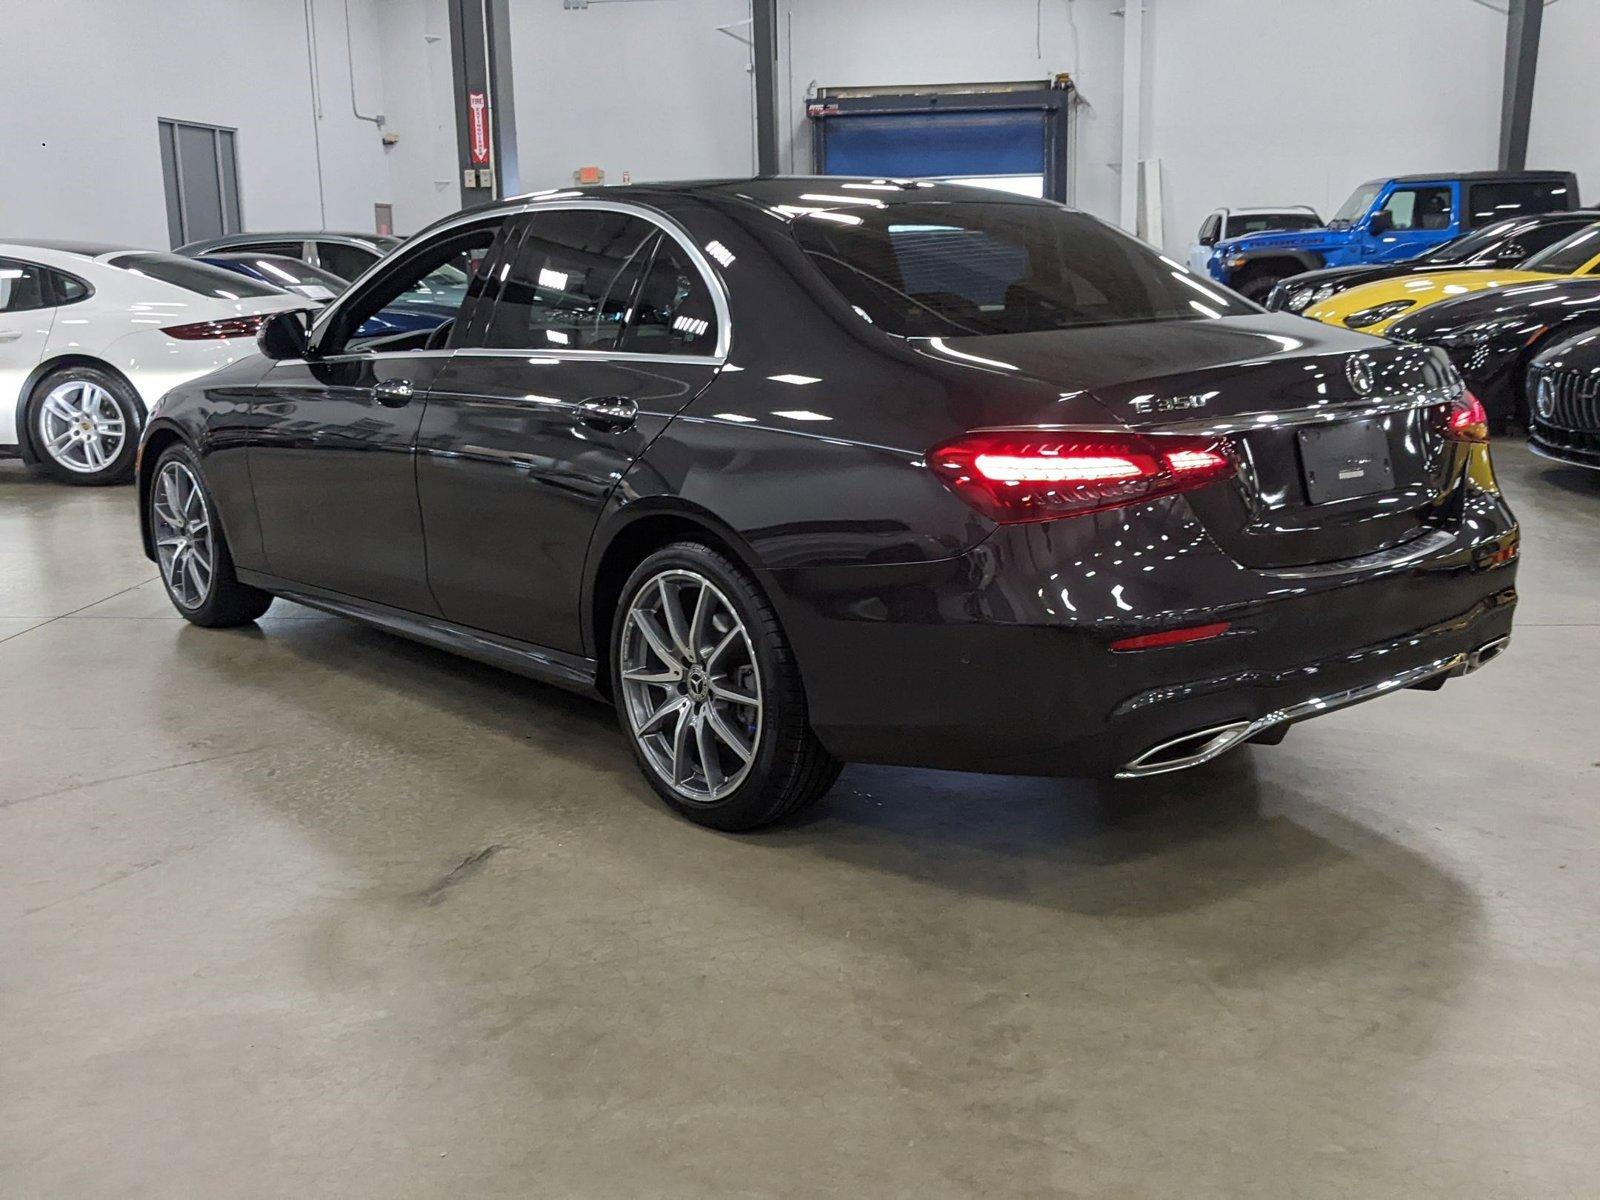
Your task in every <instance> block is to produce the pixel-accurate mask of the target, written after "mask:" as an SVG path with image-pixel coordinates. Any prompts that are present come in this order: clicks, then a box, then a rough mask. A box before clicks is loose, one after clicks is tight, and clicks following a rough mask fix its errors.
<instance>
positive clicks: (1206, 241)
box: [1200, 213, 1222, 246]
mask: <svg viewBox="0 0 1600 1200" xmlns="http://www.w3.org/2000/svg"><path fill="white" fill-rule="evenodd" d="M1221 227H1222V216H1221V214H1219V213H1212V214H1211V215H1210V216H1209V217H1207V218H1206V219H1205V223H1204V224H1202V225H1201V226H1200V244H1201V245H1202V246H1215V245H1216V244H1217V240H1218V239H1219V238H1220V237H1221V236H1222V234H1221Z"/></svg>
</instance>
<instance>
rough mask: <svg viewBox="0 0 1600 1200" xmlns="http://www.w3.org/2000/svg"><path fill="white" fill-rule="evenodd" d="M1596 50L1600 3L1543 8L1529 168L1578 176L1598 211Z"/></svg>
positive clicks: (1578, 0) (1575, 1) (1581, 0)
mask: <svg viewBox="0 0 1600 1200" xmlns="http://www.w3.org/2000/svg"><path fill="white" fill-rule="evenodd" d="M1596 47H1600V4H1597V3H1595V0H1567V2H1566V3H1563V4H1547V5H1545V10H1544V29H1543V33H1542V35H1541V36H1540V39H1539V68H1538V70H1537V71H1536V72H1535V73H1534V77H1533V119H1532V121H1531V122H1530V126H1529V130H1528V165H1529V166H1530V167H1549V168H1551V169H1554V170H1571V171H1576V172H1577V173H1578V193H1579V195H1581V196H1582V197H1583V199H1584V202H1585V204H1586V205H1588V206H1589V207H1591V208H1596V207H1600V120H1597V119H1596V118H1597V116H1600V100H1597V99H1596V86H1595V48H1596ZM1497 128H1498V127H1497Z"/></svg>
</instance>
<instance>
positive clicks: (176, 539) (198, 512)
mask: <svg viewBox="0 0 1600 1200" xmlns="http://www.w3.org/2000/svg"><path fill="white" fill-rule="evenodd" d="M150 512H151V516H152V522H153V524H154V527H155V543H156V556H157V558H158V559H159V560H160V563H161V577H162V578H163V579H164V580H165V581H166V584H167V590H168V591H169V592H171V593H172V597H173V599H175V600H176V601H177V602H178V603H179V604H180V605H182V606H183V607H184V608H191V609H192V608H199V607H200V606H201V605H202V604H204V603H205V602H206V597H207V596H209V595H210V594H211V578H212V575H213V573H214V572H215V570H216V541H215V538H214V536H213V533H212V529H211V514H210V513H209V512H208V511H207V509H206V498H205V493H204V492H202V491H201V490H200V481H199V480H198V479H196V478H195V477H194V472H192V471H191V470H189V468H188V467H186V466H185V465H184V464H183V463H181V462H169V463H167V464H166V465H165V466H164V467H162V468H161V473H160V474H159V475H157V476H156V481H155V490H154V492H153V493H152V495H151V504H150Z"/></svg>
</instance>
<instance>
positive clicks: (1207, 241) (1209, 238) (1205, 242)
mask: <svg viewBox="0 0 1600 1200" xmlns="http://www.w3.org/2000/svg"><path fill="white" fill-rule="evenodd" d="M1200 244H1201V245H1202V246H1215V245H1216V244H1217V235H1216V234H1214V233H1202V234H1201V235H1200Z"/></svg>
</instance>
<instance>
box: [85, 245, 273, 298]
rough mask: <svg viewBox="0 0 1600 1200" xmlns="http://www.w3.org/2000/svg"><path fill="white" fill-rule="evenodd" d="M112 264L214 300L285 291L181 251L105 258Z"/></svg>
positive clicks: (269, 294)
mask: <svg viewBox="0 0 1600 1200" xmlns="http://www.w3.org/2000/svg"><path fill="white" fill-rule="evenodd" d="M106 261H107V262H108V263H109V264H110V265H111V266H113V267H121V268H122V269H123V270H124V271H132V272H133V273H134V274H135V275H145V276H148V277H149V278H151V279H159V280H160V281H161V282H162V283H170V284H171V285H172V286H173V287H180V288H182V289H183V290H184V291H186V292H194V293H195V294H196V295H198V296H209V297H211V298H212V299H213V300H242V299H244V298H245V297H247V296H281V295H282V294H283V292H282V290H281V289H279V288H275V287H273V286H272V285H271V284H268V283H261V282H259V281H257V280H254V279H248V278H246V277H245V276H243V275H240V274H238V273H237V272H235V271H224V270H223V269H222V268H221V267H214V266H212V265H211V264H210V263H203V262H197V261H196V260H195V259H192V258H185V257H184V256H183V255H181V254H146V253H143V252H140V253H135V254H118V255H117V256H116V257H114V258H109V259H107V260H106Z"/></svg>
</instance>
